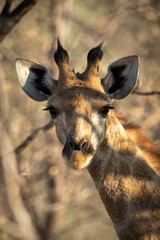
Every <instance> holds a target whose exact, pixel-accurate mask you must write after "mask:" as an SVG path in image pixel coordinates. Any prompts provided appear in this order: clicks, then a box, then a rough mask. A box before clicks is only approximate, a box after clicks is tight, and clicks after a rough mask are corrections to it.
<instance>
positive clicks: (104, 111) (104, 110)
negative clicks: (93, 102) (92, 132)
mask: <svg viewBox="0 0 160 240" xmlns="http://www.w3.org/2000/svg"><path fill="white" fill-rule="evenodd" d="M109 109H114V107H112V106H108V105H106V106H104V107H102V108H101V109H100V111H99V112H100V115H101V116H102V117H104V118H106V117H107V114H108V112H109Z"/></svg>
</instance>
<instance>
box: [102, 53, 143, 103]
mask: <svg viewBox="0 0 160 240" xmlns="http://www.w3.org/2000/svg"><path fill="white" fill-rule="evenodd" d="M138 67H139V61H138V56H129V57H124V58H120V59H119V60H117V61H115V62H113V63H111V64H110V65H109V67H108V73H107V76H106V77H105V78H103V79H102V85H103V87H104V90H105V91H106V93H108V94H109V95H110V97H111V98H113V99H119V100H120V99H123V98H125V97H127V96H128V94H129V93H130V92H131V91H132V90H133V88H134V86H135V84H136V81H137V75H138Z"/></svg>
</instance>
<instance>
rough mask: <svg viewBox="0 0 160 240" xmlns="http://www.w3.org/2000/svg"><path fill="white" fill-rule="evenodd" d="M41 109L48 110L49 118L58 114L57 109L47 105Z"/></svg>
mask: <svg viewBox="0 0 160 240" xmlns="http://www.w3.org/2000/svg"><path fill="white" fill-rule="evenodd" d="M43 111H49V113H50V114H51V118H53V119H55V118H56V117H57V115H58V110H57V109H56V108H54V107H47V108H45V109H43Z"/></svg>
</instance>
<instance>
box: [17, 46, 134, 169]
mask: <svg viewBox="0 0 160 240" xmlns="http://www.w3.org/2000/svg"><path fill="white" fill-rule="evenodd" d="M102 56H103V51H102V50H101V45H99V46H98V47H96V48H93V49H91V50H90V51H89V53H88V56H87V68H86V70H85V71H84V72H83V73H82V74H79V73H77V74H75V73H74V72H73V71H72V70H71V69H70V67H69V57H68V53H67V51H66V50H64V49H63V47H62V46H61V44H60V42H58V49H57V51H56V52H55V56H54V58H55V61H56V63H57V65H58V68H59V78H58V81H57V80H54V79H53V78H52V77H51V76H50V74H49V71H48V69H47V68H46V67H45V66H43V65H41V64H38V63H36V62H33V61H30V60H27V59H17V61H16V69H17V74H18V79H19V82H20V84H21V87H22V88H23V90H24V91H25V93H26V94H27V95H28V96H29V97H31V98H32V99H34V100H36V101H44V100H48V104H47V108H46V110H48V111H49V112H50V114H51V117H52V119H53V121H54V123H55V126H56V132H57V136H58V138H59V140H60V142H61V143H62V144H63V145H64V148H63V153H62V154H63V157H64V159H65V161H66V163H67V164H68V165H69V166H70V167H72V168H74V169H81V168H84V167H86V166H88V165H89V164H90V162H91V161H92V159H93V157H94V155H95V154H96V152H97V151H98V149H99V146H100V144H101V143H102V141H103V139H104V136H105V133H106V128H107V126H106V118H107V117H109V113H108V111H109V109H111V108H112V106H111V102H112V100H113V99H122V98H125V97H126V96H127V95H128V94H129V93H130V92H131V90H132V89H133V87H134V86H135V83H136V79H137V73H138V57H137V56H129V57H124V58H121V59H119V60H117V61H115V62H113V63H112V64H110V65H109V67H108V73H107V75H106V77H105V78H104V79H102V80H101V79H100V77H99V63H100V61H101V59H102Z"/></svg>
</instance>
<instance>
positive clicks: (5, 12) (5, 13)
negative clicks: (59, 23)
mask: <svg viewBox="0 0 160 240" xmlns="http://www.w3.org/2000/svg"><path fill="white" fill-rule="evenodd" d="M11 4H12V0H6V4H5V5H4V8H3V10H2V13H1V16H3V17H7V16H8V15H9V12H10V8H11Z"/></svg>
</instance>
